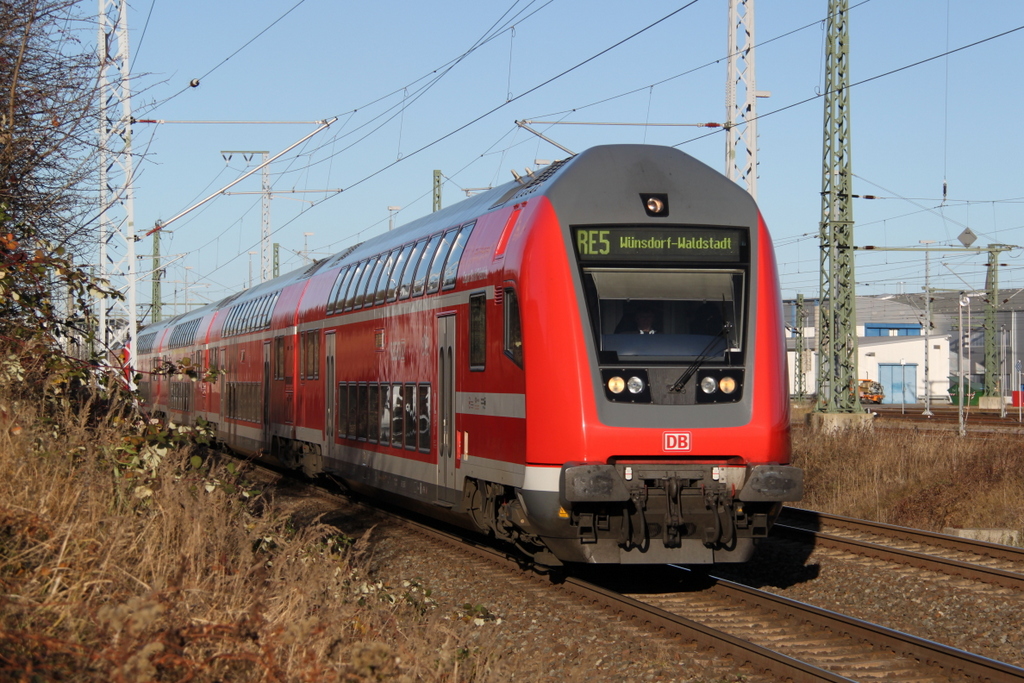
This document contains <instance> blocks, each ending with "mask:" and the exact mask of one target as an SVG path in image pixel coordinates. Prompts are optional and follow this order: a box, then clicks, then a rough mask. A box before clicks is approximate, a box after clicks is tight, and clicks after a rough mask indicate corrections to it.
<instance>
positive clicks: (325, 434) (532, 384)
mask: <svg viewBox="0 0 1024 683" xmlns="http://www.w3.org/2000/svg"><path fill="white" fill-rule="evenodd" d="M782 330H783V324H782V317H781V304H780V295H779V290H778V282H777V275H776V268H775V261H774V254H773V250H772V245H771V241H770V238H769V235H768V232H767V230H766V228H765V225H764V222H763V220H762V218H761V216H760V213H759V212H758V209H757V207H756V205H755V204H754V201H753V200H752V199H751V198H750V196H749V195H748V194H747V193H746V192H744V191H743V190H742V189H741V188H739V187H738V186H736V185H735V184H734V183H732V182H730V181H729V180H727V179H726V178H725V177H723V176H722V175H721V174H719V173H717V172H716V171H714V170H712V169H710V168H709V167H707V166H705V165H704V164H702V163H700V162H698V161H696V160H695V159H693V158H692V157H690V156H688V155H686V154H684V153H682V152H680V151H678V150H675V149H671V148H663V147H653V146H644V145H611V146H603V147H595V148H592V149H590V150H588V151H586V152H583V153H581V154H578V155H576V156H573V157H571V158H569V159H567V160H565V161H561V162H557V163H554V164H552V165H551V166H549V167H547V168H545V169H543V171H542V172H539V173H538V174H537V175H535V176H529V177H524V178H521V179H519V180H517V181H516V182H513V183H509V184H508V185H505V186H503V187H499V188H496V189H494V190H490V191H488V192H485V193H482V194H478V195H476V196H474V197H471V198H469V199H467V200H465V201H463V202H461V203H459V204H456V205H454V206H451V207H449V208H447V209H444V210H442V211H438V212H436V213H433V214H431V215H429V216H425V217H423V218H421V219H419V220H416V221H413V222H412V223H409V224H407V225H405V226H403V227H401V228H397V229H395V230H392V231H389V232H387V233H385V234H383V235H380V236H378V237H375V238H373V239H370V240H367V241H366V242H363V243H361V244H358V245H356V246H354V247H352V248H350V249H348V250H346V251H344V252H342V253H339V254H337V255H335V256H333V257H330V258H327V259H324V260H322V261H318V262H317V263H315V264H313V265H311V266H309V267H308V268H305V269H303V270H298V271H295V272H293V273H290V274H287V275H283V276H281V277H279V278H276V279H274V280H271V281H269V282H265V283H263V284H261V285H259V286H255V287H252V288H250V289H247V290H245V291H242V292H239V293H238V294H235V295H233V296H231V297H228V298H227V299H225V300H223V301H220V302H219V303H216V304H212V305H209V306H206V307H205V308H202V309H198V310H195V311H192V312H189V313H187V314H184V315H180V316H178V317H176V318H173V319H171V320H167V321H165V322H161V323H157V324H154V325H150V326H149V327H147V328H145V329H144V330H142V332H141V334H140V336H139V341H138V344H137V363H138V369H139V370H140V371H141V372H142V376H143V381H142V382H141V383H140V392H141V394H142V397H143V399H144V400H145V402H146V404H147V405H148V407H149V410H151V411H152V412H153V413H155V414H157V415H160V416H162V417H164V418H165V419H168V420H171V421H174V422H177V423H185V424H187V423H191V422H193V421H195V420H196V419H197V418H200V417H201V418H205V419H206V420H208V421H209V422H211V423H213V425H214V428H215V430H216V433H217V436H218V438H219V440H221V441H222V442H223V443H224V444H226V445H227V446H229V447H230V448H232V449H235V450H237V451H241V452H243V453H251V454H260V455H261V456H262V457H266V458H268V459H271V460H275V461H277V462H278V463H280V464H283V465H285V466H289V467H295V468H301V469H302V470H304V471H305V472H306V473H307V474H309V475H316V474H319V473H331V474H332V475H334V476H335V477H337V478H339V479H341V480H343V481H344V482H345V483H346V484H347V485H348V486H350V487H352V488H353V489H355V490H358V491H361V492H365V493H369V494H371V495H376V496H381V497H388V498H390V499H392V500H397V501H400V502H401V503H402V504H404V505H406V506H408V507H413V508H417V509H420V510H428V511H430V512H431V513H432V514H434V515H435V516H439V517H442V518H448V519H451V520H455V521H458V522H461V523H462V524H464V525H466V524H468V525H471V526H473V527H476V528H479V529H481V530H483V531H485V532H489V533H491V534H493V535H494V536H495V537H497V538H499V539H503V540H506V541H508V542H511V543H513V544H515V545H516V546H518V547H519V548H521V549H522V550H524V551H526V552H528V553H530V554H531V555H532V556H534V557H535V558H536V559H537V560H538V561H539V562H541V563H545V564H551V565H557V564H559V563H564V562H585V563H634V564H636V563H645V564H646V563H658V564H660V563H669V562H672V563H687V564H698V563H710V562H738V561H744V560H746V559H748V558H749V556H750V554H751V553H752V552H753V548H754V543H755V540H756V539H757V538H760V537H764V536H765V535H767V533H768V530H769V528H770V527H771V525H772V524H773V522H774V520H775V518H776V516H777V515H778V513H779V510H780V508H781V505H782V502H783V501H795V500H799V498H800V497H801V495H802V491H803V476H802V471H801V470H800V469H798V468H795V467H792V466H791V465H790V464H789V460H790V433H789V404H788V394H789V392H788V388H787V374H786V365H785V355H784V347H783V337H782ZM185 358H188V359H190V361H191V363H192V366H193V367H194V368H200V369H202V370H203V371H204V372H206V374H207V377H206V380H207V381H198V382H193V381H192V380H191V379H190V378H187V377H186V378H180V377H176V376H174V375H166V374H161V373H160V368H161V367H162V366H164V365H165V364H166V362H167V361H173V362H179V361H181V360H183V359H185ZM207 371H208V372H207Z"/></svg>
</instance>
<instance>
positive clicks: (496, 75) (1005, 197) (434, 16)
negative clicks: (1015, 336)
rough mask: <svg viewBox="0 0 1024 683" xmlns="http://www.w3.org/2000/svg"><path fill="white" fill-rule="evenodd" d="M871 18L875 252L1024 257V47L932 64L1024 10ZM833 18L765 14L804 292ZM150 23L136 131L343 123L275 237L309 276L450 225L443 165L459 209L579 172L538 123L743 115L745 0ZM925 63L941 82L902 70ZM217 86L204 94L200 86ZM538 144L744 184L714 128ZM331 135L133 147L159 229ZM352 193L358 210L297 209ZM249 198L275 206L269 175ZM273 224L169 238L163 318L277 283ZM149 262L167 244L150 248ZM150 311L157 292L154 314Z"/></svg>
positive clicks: (525, 4)
mask: <svg viewBox="0 0 1024 683" xmlns="http://www.w3.org/2000/svg"><path fill="white" fill-rule="evenodd" d="M850 5H851V13H850V34H851V56H850V63H851V80H852V82H853V83H855V84H856V83H858V82H861V81H866V82H864V83H862V84H859V85H855V87H853V88H852V90H851V93H850V96H851V111H852V140H853V155H852V159H853V171H854V174H855V176H856V178H855V182H854V191H855V192H856V193H857V194H873V195H877V196H879V197H882V198H881V199H876V200H857V203H856V204H855V208H854V219H855V221H856V227H855V235H856V237H855V242H856V243H857V244H858V245H866V244H874V245H883V246H890V247H893V246H918V243H919V241H920V240H935V241H936V245H935V246H943V245H950V246H959V243H958V242H956V237H957V236H958V235H959V234H960V233H961V232H962V231H963V229H964V227H967V226H969V227H970V228H971V229H972V230H973V231H974V232H975V233H977V235H978V236H979V239H978V242H977V243H976V245H975V246H984V245H988V244H990V243H1008V244H1020V245H1024V171H1022V170H1021V168H1020V167H1021V163H1022V162H1021V159H1022V157H1024V154H1022V152H1024V149H1022V146H1024V145H1022V142H1021V139H1022V138H1021V133H1020V126H1019V123H1018V122H1019V121H1020V119H1021V110H1022V87H1021V86H1022V78H1021V75H1020V69H1019V67H1018V66H1017V65H1018V63H1019V60H1020V56H1021V54H1022V53H1024V30H1020V31H1016V32H1012V33H1009V34H1008V35H1004V36H1002V37H999V38H994V39H992V40H988V41H987V42H982V43H981V44H979V45H976V46H974V47H970V48H967V49H963V50H960V51H957V52H954V53H953V54H950V55H949V56H947V57H939V58H937V59H933V58H935V57H936V56H938V55H942V54H943V53H945V52H947V51H950V50H955V49H957V48H961V47H963V46H965V45H969V44H971V43H975V42H977V41H984V40H985V39H988V38H991V37H993V36H996V35H998V34H1001V33H1004V32H1007V31H1012V30H1013V29H1016V28H1019V27H1022V26H1024V2H1020V1H1019V0H980V1H979V0H868V1H867V2H859V1H858V0H850ZM826 8H827V2H826V0H813V1H812V0H776V1H775V2H765V1H764V0H761V2H758V3H757V16H756V22H757V24H756V43H757V44H758V45H759V47H758V48H757V52H756V65H757V87H758V89H759V90H765V91H770V92H771V97H770V98H768V99H761V100H759V103H758V113H759V115H760V116H761V117H762V118H761V120H760V122H759V147H760V151H759V161H760V168H759V180H758V202H759V204H760V206H761V210H762V212H763V214H764V216H765V219H766V220H767V222H768V225H769V228H770V229H771V231H772V234H773V236H774V238H775V243H776V248H777V254H778V260H779V264H780V270H781V279H782V286H783V294H784V296H786V297H792V296H795V295H796V294H797V293H803V294H805V295H806V296H808V297H813V296H815V295H816V294H817V289H818V241H817V231H818V223H819V221H820V212H821V198H820V189H821V167H822V119H823V114H822V100H821V98H820V97H815V96H816V95H817V94H818V93H819V92H821V89H822V83H823V80H824V74H823V69H824V57H823V52H824V23H823V19H824V16H825V13H826ZM670 15H671V16H670ZM666 17H667V18H666ZM662 19H664V20H663V21H661V23H658V24H657V25H655V26H653V27H652V28H649V29H647V30H646V31H643V32H642V33H640V34H639V35H636V36H635V37H633V38H631V39H629V38H630V36H632V35H633V34H635V33H637V32H638V31H641V30H643V29H645V28H646V27H648V26H650V25H652V24H655V23H656V22H658V21H659V20H662ZM275 22H276V23H275ZM129 26H130V29H131V35H132V39H131V50H132V62H133V73H134V74H135V80H134V83H133V89H134V91H135V92H134V96H133V107H134V110H135V115H136V117H137V118H144V119H148V118H155V119H162V120H167V121H206V120H216V121H239V120H242V121H315V120H322V119H327V118H330V117H334V116H337V117H339V118H338V121H337V122H336V123H334V125H332V126H331V127H330V128H329V129H328V130H326V131H324V132H322V133H320V134H319V135H318V136H316V137H315V138H313V139H311V140H310V141H309V142H307V143H306V144H304V145H303V146H302V147H300V148H298V149H297V150H295V151H294V152H292V153H290V154H289V155H287V156H286V157H284V158H282V159H281V160H279V161H277V162H275V163H274V164H273V166H272V183H273V188H274V190H275V196H274V200H273V206H272V209H271V223H272V229H273V230H274V231H275V232H274V234H273V237H272V239H273V241H275V242H279V243H280V244H281V247H282V249H281V261H282V263H281V271H282V272H287V271H288V270H291V269H292V268H295V267H297V266H299V265H300V264H301V263H302V258H301V255H300V253H301V252H303V251H304V249H306V248H307V246H308V251H309V252H311V255H312V256H314V257H320V256H324V255H327V254H329V253H334V252H337V251H339V250H341V249H344V248H345V247H347V246H349V245H351V244H353V243H355V242H358V241H361V240H364V239H366V238H368V237H370V236H373V235H375V234H378V233H380V232H382V231H384V230H387V227H388V219H389V212H388V207H389V206H400V207H403V208H402V210H401V211H400V212H398V213H397V215H396V216H395V221H396V224H399V225H400V224H402V223H405V222H408V221H410V220H413V219H415V218H417V217H419V216H422V215H424V214H425V213H428V212H429V211H430V210H431V184H432V177H433V171H434V169H440V170H441V171H442V172H443V173H444V175H445V177H446V182H445V185H444V191H443V192H444V194H443V202H444V204H445V205H446V206H447V205H450V204H452V203H454V202H456V201H458V200H459V199H461V198H464V197H465V196H466V194H465V192H464V191H463V190H464V189H465V188H479V187H486V186H489V185H492V184H500V183H504V182H506V181H507V180H509V179H511V177H512V176H511V174H510V171H511V170H512V169H516V170H517V171H520V172H522V171H523V170H524V169H525V168H526V167H531V168H535V167H536V166H537V160H538V159H541V160H551V159H557V158H561V157H563V156H565V154H564V153H563V152H561V151H560V150H558V149H557V148H555V147H553V146H552V145H550V144H548V143H546V142H544V141H542V140H540V139H539V138H537V137H535V136H533V135H531V134H530V133H528V132H526V131H524V130H521V129H518V128H517V127H516V126H515V123H514V121H515V120H517V119H534V120H538V119H544V120H549V121H554V120H563V121H588V122H593V121H602V122H629V123H643V122H650V123H697V122H709V121H713V122H720V121H723V120H724V119H725V78H726V77H725V69H726V62H725V57H726V46H727V42H726V41H727V31H726V29H727V3H726V2H725V0H697V1H696V2H690V3H686V2H682V1H680V0H676V1H675V2H668V1H663V0H648V1H645V2H636V3H625V2H612V1H610V0H534V1H533V2H531V1H530V0H518V2H517V1H516V0H499V1H497V2H486V3H485V2H478V1H464V0H441V1H440V2H435V3H419V2H408V1H397V0H377V1H375V2H372V3H349V2H345V3H343V2H337V1H331V0H303V1H301V2H300V1H299V0H284V1H283V2H270V1H268V0H245V1H242V0H214V2H199V1H197V0H176V1H175V2H173V3H172V2H169V1H168V0H138V1H137V2H135V3H134V7H133V8H132V9H131V14H130V18H129ZM261 32H262V35H261ZM627 39H629V40H627ZM250 41H251V42H250ZM623 41H625V42H623ZM474 48H475V49H474ZM602 53H603V54H602ZM587 60H590V61H587ZM922 60H931V61H926V62H925V63H923V64H920V65H918V66H912V67H910V68H904V67H908V66H909V65H912V64H914V63H916V62H920V61H922ZM578 65H579V66H578ZM889 72H894V73H889ZM885 74H888V75H885ZM194 78H198V79H200V84H199V86H198V87H195V88H192V87H189V85H188V84H189V81H191V80H192V79H194ZM808 99H810V101H807V102H804V101H805V100H808ZM801 102H804V103H803V104H798V103H801ZM794 105H795V106H794ZM535 127H536V128H538V129H540V130H542V131H543V132H544V133H545V134H546V135H547V136H549V137H551V138H553V139H555V140H557V141H558V142H559V143H561V144H563V145H564V146H566V147H568V148H570V149H572V150H575V151H580V150H583V149H585V148H587V147H590V146H592V145H597V144H604V143H613V142H630V143H651V144H663V145H675V146H678V147H679V148H680V149H682V150H683V151H685V152H688V153H689V154H692V155H694V156H696V157H698V158H699V159H701V160H703V161H704V162H706V163H708V164H709V165H711V166H712V167H714V168H717V169H720V170H724V157H725V151H724V150H725V140H724V137H723V136H722V134H721V133H716V134H709V131H708V129H703V128H669V127H642V126H637V127H621V126H615V127H611V126H570V125H556V126H546V125H545V124H543V123H538V124H536V125H535ZM314 128H315V125H313V124H293V125H269V124H268V125H241V124H218V125H213V124H186V123H165V124H159V125H155V124H143V123H139V124H137V125H136V126H135V151H136V152H137V153H138V154H141V155H145V158H144V160H141V161H138V162H137V165H138V168H139V170H140V174H139V177H138V180H137V183H136V195H135V214H136V225H137V229H139V230H141V231H143V232H144V231H145V230H148V229H149V227H152V225H153V224H154V222H155V221H156V220H157V219H167V218H169V217H171V216H173V215H175V214H177V213H179V212H180V211H182V210H184V209H186V208H188V207H189V206H191V205H192V204H194V203H195V202H196V201H197V200H198V199H201V198H203V197H206V196H207V195H209V194H211V193H212V192H214V191H216V190H218V189H220V188H221V187H222V186H224V185H226V184H227V183H228V182H230V181H231V180H233V179H235V178H236V177H238V176H239V175H240V174H241V173H242V172H244V170H245V168H246V162H245V160H244V159H242V157H241V156H240V155H238V154H236V155H234V156H233V157H232V159H231V161H230V162H229V163H227V162H225V160H224V159H223V158H222V155H221V151H222V150H267V151H269V152H271V154H275V153H277V152H279V151H281V150H283V149H284V148H285V147H287V146H288V145H290V144H291V143H292V142H294V141H296V140H298V139H299V138H301V137H302V136H303V135H305V134H306V133H308V132H311V131H312V130H313V129H314ZM944 182H946V183H947V184H948V197H947V201H946V202H945V204H943V202H942V190H943V183H944ZM335 188H344V190H345V191H344V192H342V193H341V194H336V195H328V194H323V193H320V194H317V193H301V194H298V193H296V194H287V193H285V192H286V191H288V190H324V189H335ZM233 189H234V190H235V191H242V192H252V193H255V192H258V190H259V189H260V178H259V174H256V175H254V176H252V177H251V178H249V179H247V180H245V181H243V182H242V183H240V184H239V185H237V186H236V187H235V188H233ZM260 225H261V210H260V197H259V196H258V195H257V194H243V195H233V196H221V197H218V198H217V199H215V200H214V201H213V202H211V203H209V204H207V205H206V206H205V207H204V208H202V209H199V210H197V211H195V212H193V213H192V214H190V215H189V216H187V217H186V218H183V219H181V220H179V221H177V222H176V223H175V224H174V225H172V226H170V228H169V229H170V230H171V233H170V234H168V235H166V236H165V237H164V240H163V243H162V249H161V250H162V252H163V254H165V255H168V254H182V253H187V254H188V256H186V257H184V258H182V259H179V260H177V261H175V262H174V263H173V264H172V265H171V266H169V267H168V272H167V278H166V281H165V282H166V284H165V285H164V298H165V309H164V310H165V313H168V312H173V311H174V309H173V308H172V307H168V306H169V304H172V303H173V302H174V299H175V298H176V299H177V301H178V303H179V304H181V303H184V301H185V290H184V285H183V284H181V283H182V282H184V281H185V280H186V279H187V280H188V281H189V282H190V283H192V284H191V286H190V288H189V289H190V291H189V294H188V296H189V298H190V300H191V301H193V302H205V301H210V300H217V299H219V298H221V297H223V296H225V295H226V294H228V293H230V292H232V291H235V290H236V289H238V288H240V287H242V286H244V285H245V284H246V282H247V280H248V273H249V264H250V261H251V263H252V272H253V273H254V277H255V279H256V281H258V280H259V269H260V261H259V255H258V254H256V255H252V256H250V254H249V252H250V251H258V250H259V235H260ZM306 233H310V234H308V235H307V234H306ZM150 248H151V247H150V245H149V242H148V240H147V241H144V242H142V243H140V245H139V248H138V251H139V253H149V250H150ZM1001 260H1002V262H1003V263H1007V264H1008V267H1006V268H1004V269H1002V270H1001V274H1000V280H1001V283H1002V284H1003V285H1004V286H1006V287H1024V251H1022V250H1016V251H1014V252H1009V253H1007V254H1004V256H1003V258H1002V259H1001ZM147 263H148V261H143V262H142V265H141V269H142V270H143V271H145V270H146V269H147V268H148V265H147ZM984 264H985V257H984V255H971V256H961V255H953V256H943V257H940V256H939V255H935V256H934V257H933V259H932V275H933V286H937V287H946V288H953V289H962V288H965V287H966V286H968V285H969V286H971V287H979V288H980V287H983V286H984V284H985V282H984V278H985V268H984ZM186 267H187V269H186ZM856 273H857V282H858V293H859V294H868V295H871V294H883V293H898V292H900V291H907V292H915V291H921V288H922V286H923V284H924V258H923V255H921V254H905V253H899V252H890V253H887V254H883V253H875V254H858V256H857V262H856ZM148 293H149V290H148V287H147V286H145V283H143V285H142V286H141V287H140V301H148ZM1022 297H1024V294H1022ZM180 310H183V309H179V311H180Z"/></svg>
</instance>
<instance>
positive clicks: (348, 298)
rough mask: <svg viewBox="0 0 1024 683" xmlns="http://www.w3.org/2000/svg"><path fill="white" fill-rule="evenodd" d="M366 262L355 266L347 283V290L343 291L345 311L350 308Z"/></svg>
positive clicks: (364, 270)
mask: <svg viewBox="0 0 1024 683" xmlns="http://www.w3.org/2000/svg"><path fill="white" fill-rule="evenodd" d="M366 264H367V262H366V261H363V262H362V263H360V264H358V265H356V267H355V273H354V274H353V275H352V280H351V282H349V285H348V289H347V290H345V310H346V311H347V310H349V309H350V308H352V305H353V303H354V302H355V298H356V290H357V289H358V288H359V283H360V282H361V281H362V279H363V275H364V273H365V272H366Z"/></svg>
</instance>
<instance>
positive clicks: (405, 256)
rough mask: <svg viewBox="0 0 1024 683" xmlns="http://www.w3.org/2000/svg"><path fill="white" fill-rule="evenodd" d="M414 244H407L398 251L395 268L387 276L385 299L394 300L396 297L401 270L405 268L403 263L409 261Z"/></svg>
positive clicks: (400, 279)
mask: <svg viewBox="0 0 1024 683" xmlns="http://www.w3.org/2000/svg"><path fill="white" fill-rule="evenodd" d="M415 246H416V245H414V244H407V245H405V247H404V248H403V249H402V251H400V252H398V259H397V260H396V261H395V269H394V270H393V271H391V277H390V278H388V288H387V300H388V301H389V302H390V301H394V300H395V299H397V298H398V286H399V283H400V282H401V281H402V271H403V270H404V269H405V264H406V263H408V261H409V254H410V253H412V250H413V247H415Z"/></svg>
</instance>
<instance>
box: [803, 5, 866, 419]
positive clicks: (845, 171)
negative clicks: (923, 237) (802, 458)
mask: <svg viewBox="0 0 1024 683" xmlns="http://www.w3.org/2000/svg"><path fill="white" fill-rule="evenodd" d="M848 19H849V3H848V0H829V6H828V29H827V31H828V38H827V41H826V48H825V126H824V129H825V135H824V154H823V164H822V179H821V225H820V229H819V237H820V242H821V289H820V292H819V307H820V322H819V326H818V377H817V394H818V399H817V403H816V406H815V410H817V411H818V412H824V413H863V412H864V408H863V407H862V406H861V404H860V400H859V396H858V392H857V321H856V309H855V301H856V296H855V295H856V291H855V286H854V276H853V254H854V252H853V204H852V191H851V183H852V179H853V171H852V169H851V165H850V149H851V145H850V71H849V69H850V34H849V25H848Z"/></svg>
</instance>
